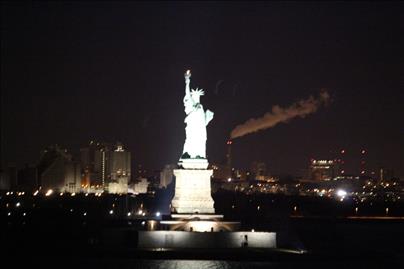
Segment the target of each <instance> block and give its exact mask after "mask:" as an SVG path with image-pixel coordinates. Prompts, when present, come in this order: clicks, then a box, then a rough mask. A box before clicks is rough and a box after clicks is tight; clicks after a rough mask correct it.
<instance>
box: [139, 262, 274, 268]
mask: <svg viewBox="0 0 404 269" xmlns="http://www.w3.org/2000/svg"><path fill="white" fill-rule="evenodd" d="M135 263H136V265H135V264H134V266H133V268H147V269H160V268H161V269H184V268H185V269H216V268H219V269H230V268H231V269H244V268H252V269H255V268H275V267H274V266H273V265H274V264H271V263H269V262H236V261H212V260H147V261H146V260H145V261H136V262H135Z"/></svg>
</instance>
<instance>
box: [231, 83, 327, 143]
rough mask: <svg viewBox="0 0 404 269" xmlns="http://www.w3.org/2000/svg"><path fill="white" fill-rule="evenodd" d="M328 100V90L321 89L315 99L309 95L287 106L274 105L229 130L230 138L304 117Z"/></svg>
mask: <svg viewBox="0 0 404 269" xmlns="http://www.w3.org/2000/svg"><path fill="white" fill-rule="evenodd" d="M329 100H330V95H329V94H328V92H327V91H322V92H320V95H319V97H318V98H317V99H316V98H314V97H313V96H310V97H309V98H308V99H306V100H300V101H299V102H296V103H294V104H293V105H291V106H290V107H288V108H282V107H280V106H278V105H275V106H273V107H272V111H271V112H267V113H265V115H264V116H262V117H261V118H257V119H255V118H252V119H249V120H247V121H246V122H245V123H243V124H240V125H237V126H236V128H234V129H233V131H232V132H231V134H230V138H231V139H234V138H237V137H241V136H244V135H246V134H250V133H254V132H258V131H260V130H265V129H268V128H271V127H273V126H275V125H276V124H278V123H280V122H287V121H289V120H290V119H293V118H295V117H301V118H304V117H306V116H307V115H309V114H311V113H314V112H316V111H317V109H318V108H319V107H320V106H321V105H323V104H327V103H328V102H329Z"/></svg>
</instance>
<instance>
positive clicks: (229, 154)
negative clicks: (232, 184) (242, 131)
mask: <svg viewBox="0 0 404 269" xmlns="http://www.w3.org/2000/svg"><path fill="white" fill-rule="evenodd" d="M231 144H233V141H231V140H230V139H229V140H227V142H226V145H227V154H226V159H227V167H228V168H229V174H228V178H231V177H232V169H231Z"/></svg>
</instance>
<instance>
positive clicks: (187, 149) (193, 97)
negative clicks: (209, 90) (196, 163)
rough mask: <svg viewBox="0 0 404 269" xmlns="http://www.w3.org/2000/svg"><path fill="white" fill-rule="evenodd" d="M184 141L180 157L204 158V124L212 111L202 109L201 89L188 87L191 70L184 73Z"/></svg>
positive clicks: (208, 120) (202, 93)
mask: <svg viewBox="0 0 404 269" xmlns="http://www.w3.org/2000/svg"><path fill="white" fill-rule="evenodd" d="M184 77H185V96H184V108H185V114H186V117H185V121H184V122H185V124H186V127H185V134H186V138H185V143H184V150H183V152H182V156H181V159H189V158H191V159H206V139H207V136H206V126H207V125H208V123H209V122H210V121H211V120H212V119H213V112H212V111H210V110H206V112H205V111H204V110H203V106H202V104H201V103H200V100H199V99H200V97H201V96H202V95H204V91H203V90H202V89H198V88H197V89H195V90H194V89H190V87H189V84H190V82H191V71H190V70H187V71H186V73H185V75H184Z"/></svg>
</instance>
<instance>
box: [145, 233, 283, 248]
mask: <svg viewBox="0 0 404 269" xmlns="http://www.w3.org/2000/svg"><path fill="white" fill-rule="evenodd" d="M138 247H139V248H241V247H253V248H276V233H271V232H216V233H210V232H205V233H196V232H183V231H139V232H138Z"/></svg>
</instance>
